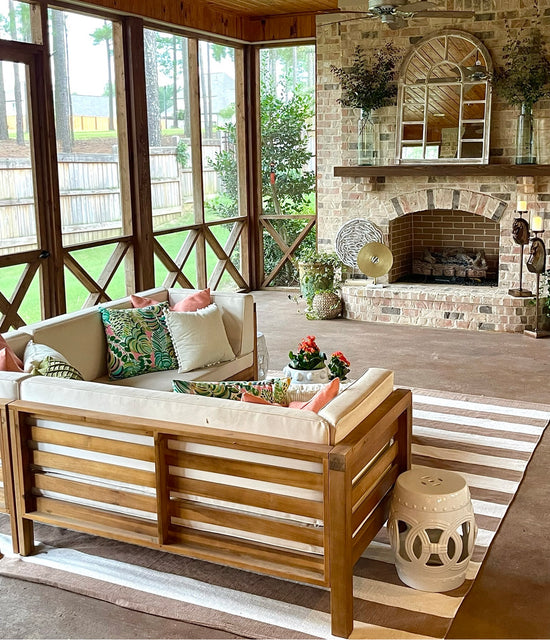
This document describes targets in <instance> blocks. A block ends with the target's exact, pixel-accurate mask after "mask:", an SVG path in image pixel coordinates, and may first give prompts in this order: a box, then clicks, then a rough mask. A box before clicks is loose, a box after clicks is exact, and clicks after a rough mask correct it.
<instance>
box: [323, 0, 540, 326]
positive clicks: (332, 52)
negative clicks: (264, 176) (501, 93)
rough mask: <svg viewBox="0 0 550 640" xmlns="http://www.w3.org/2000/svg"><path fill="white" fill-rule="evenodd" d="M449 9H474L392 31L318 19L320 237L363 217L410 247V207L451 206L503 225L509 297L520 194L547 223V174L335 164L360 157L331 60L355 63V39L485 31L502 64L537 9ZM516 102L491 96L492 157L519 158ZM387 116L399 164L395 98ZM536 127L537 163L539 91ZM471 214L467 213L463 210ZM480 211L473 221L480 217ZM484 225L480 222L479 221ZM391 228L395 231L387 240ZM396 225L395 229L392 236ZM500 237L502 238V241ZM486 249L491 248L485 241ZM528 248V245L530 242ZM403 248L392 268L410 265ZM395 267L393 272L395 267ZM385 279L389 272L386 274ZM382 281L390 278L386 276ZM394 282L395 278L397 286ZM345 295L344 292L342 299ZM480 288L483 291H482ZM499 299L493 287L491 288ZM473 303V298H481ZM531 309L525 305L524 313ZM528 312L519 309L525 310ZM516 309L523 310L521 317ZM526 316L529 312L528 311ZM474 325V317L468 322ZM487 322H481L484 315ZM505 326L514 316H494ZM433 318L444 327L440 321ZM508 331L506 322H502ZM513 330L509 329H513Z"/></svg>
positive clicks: (457, 216) (453, 215)
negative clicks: (395, 171) (390, 171)
mask: <svg viewBox="0 0 550 640" xmlns="http://www.w3.org/2000/svg"><path fill="white" fill-rule="evenodd" d="M438 5H439V6H441V7H442V8H447V9H464V10H472V9H474V10H475V11H476V15H475V17H474V18H473V19H466V20H464V19H458V18H456V19H455V18H453V19H448V18H445V19H443V18H441V19H433V18H430V19H428V18H414V19H412V20H410V21H409V25H408V26H407V27H405V28H403V29H399V30H396V31H391V30H389V29H388V28H386V27H384V26H383V25H381V23H380V22H379V21H378V20H369V19H362V20H357V21H349V22H342V23H340V24H339V25H337V24H332V25H323V24H322V22H323V21H325V22H333V21H334V18H333V16H330V18H331V20H329V19H328V17H323V16H320V17H319V18H318V28H317V150H318V151H317V198H318V237H319V245H320V248H321V249H322V250H330V249H332V248H333V246H334V240H335V237H336V234H337V233H338V230H339V229H340V227H341V226H342V224H344V223H345V222H347V221H349V220H351V219H354V218H366V219H368V220H370V221H372V222H373V223H375V224H376V225H377V226H379V227H380V229H381V230H382V232H383V234H384V241H385V242H387V243H389V244H390V248H391V249H392V251H394V250H395V249H396V247H398V245H400V246H407V243H408V240H407V234H408V233H412V230H413V228H412V226H410V225H411V224H412V223H411V222H410V221H408V220H407V218H409V217H410V216H409V214H415V215H417V214H419V213H422V214H424V213H425V212H428V211H432V212H433V211H438V212H440V213H439V215H443V213H442V212H445V214H444V215H445V216H446V219H447V223H449V224H451V225H453V226H454V224H455V223H456V224H457V225H458V224H461V223H463V222H466V223H467V224H474V227H473V229H474V230H477V229H478V228H479V229H480V230H481V229H483V233H479V234H473V235H474V236H475V235H479V236H482V235H483V236H484V238H485V234H486V233H489V229H490V228H492V229H496V228H498V229H499V232H498V237H497V235H496V234H495V233H494V232H491V238H490V239H487V240H486V241H487V242H488V243H490V249H491V252H492V255H493V256H496V255H497V254H498V255H499V257H500V259H499V267H498V285H499V286H498V292H497V293H496V295H497V297H498V296H500V298H501V302H502V305H503V306H504V305H505V302H506V299H507V298H508V289H509V288H514V287H517V285H518V279H519V262H518V257H519V251H520V248H519V246H517V245H515V244H514V243H513V240H512V237H511V228H512V222H513V219H514V217H515V216H516V212H515V206H516V202H517V200H520V199H521V200H525V201H527V203H528V206H529V210H530V214H529V215H530V216H533V215H535V214H536V215H542V216H543V218H545V220H546V223H545V226H547V227H548V228H550V176H542V177H538V178H517V179H516V178H513V177H494V176H487V177H477V176H475V175H474V176H465V177H452V176H442V177H437V176H424V177H420V176H418V177H417V176H402V177H401V176H400V177H397V176H392V177H389V176H388V177H383V171H381V177H379V178H376V179H370V178H336V177H334V166H338V165H344V166H345V165H355V164H356V163H357V160H356V158H357V120H358V117H359V113H358V111H357V110H354V109H344V108H342V107H341V106H340V105H339V104H338V102H337V100H338V98H339V97H340V86H339V84H338V83H337V82H336V81H335V77H334V75H333V74H332V73H331V71H330V66H331V64H334V65H336V66H338V67H345V66H348V65H349V64H350V63H351V60H352V57H353V52H354V49H355V47H356V45H361V46H362V47H363V48H364V49H366V50H367V51H368V50H374V49H376V48H379V47H381V46H383V45H384V43H385V42H386V41H387V40H390V39H392V40H393V41H394V42H395V43H396V44H397V45H398V46H400V47H401V48H402V49H403V51H404V52H405V53H406V52H407V51H409V50H410V48H411V47H412V46H414V44H415V43H416V42H418V41H419V40H420V39H421V38H422V37H424V36H426V35H432V34H436V33H437V32H439V31H441V30H443V29H448V28H452V29H457V30H460V31H463V32H467V33H470V34H472V35H473V36H475V37H476V38H478V39H479V40H481V42H482V43H483V44H484V45H485V46H486V47H487V49H488V51H489V54H490V56H491V58H492V61H493V64H494V65H495V66H501V65H502V64H503V50H502V47H503V45H504V44H505V42H506V29H505V21H506V20H507V21H508V22H509V24H510V25H511V27H512V28H513V29H517V28H519V27H520V26H521V24H522V23H523V22H524V21H525V19H526V17H528V16H529V15H530V14H532V13H533V2H532V0H454V1H452V0H440V1H439V2H438ZM539 6H540V13H541V15H542V23H543V35H544V36H545V37H546V38H547V39H548V45H549V47H550V0H539ZM517 116H518V110H517V109H516V108H513V107H509V106H508V105H507V104H506V103H504V102H503V101H502V99H500V98H499V97H498V96H493V100H492V109H491V127H490V133H491V135H490V158H489V160H490V163H497V164H498V163H500V164H511V163H513V162H514V160H515V132H516V124H517ZM376 117H377V119H378V120H379V123H380V131H381V138H382V144H383V149H384V151H383V154H384V156H385V158H386V161H387V162H389V163H391V164H393V158H394V156H395V139H396V135H395V134H396V123H397V107H388V108H386V109H380V110H379V111H378V112H377V113H376ZM535 117H536V123H537V133H538V153H537V157H538V162H539V163H540V164H550V100H542V101H540V102H539V103H538V104H537V105H536V107H535ZM465 216H466V217H467V220H466V217H465ZM474 218H475V219H476V222H475V223H474V222H473V220H474ZM390 223H391V227H390ZM478 225H479V227H478ZM390 232H391V236H392V237H391V239H390ZM394 234H395V238H394V237H393V236H394ZM495 245H498V246H495ZM488 248H489V247H488ZM527 249H528V248H527ZM404 262H406V259H405V260H403V259H402V258H401V257H400V256H398V257H397V259H396V267H395V271H394V272H395V273H400V272H402V270H403V269H404V268H405V266H404ZM392 275H393V274H392ZM386 280H387V278H386ZM382 281H383V279H382ZM391 286H394V285H391ZM523 286H524V288H530V289H532V290H533V289H534V287H535V276H534V274H531V273H529V272H526V270H525V269H524V281H523ZM346 295H347V294H346V293H345V291H344V298H345V296H346ZM478 295H479V296H481V294H478ZM491 299H492V301H493V302H494V296H493V294H492V298H491ZM474 306H475V305H474ZM527 316H528V314H527ZM527 316H526V314H522V316H521V317H523V318H527ZM518 317H519V316H518ZM526 321H527V320H526ZM469 324H470V325H471V326H476V323H475V322H470V323H469ZM477 324H478V325H479V324H483V323H477ZM486 324H495V326H498V327H499V328H502V327H504V326H508V327H509V326H510V323H505V322H495V323H492V322H491V323H486ZM436 326H439V325H437V324H436ZM502 330H504V329H502ZM506 330H510V329H509V328H508V329H506Z"/></svg>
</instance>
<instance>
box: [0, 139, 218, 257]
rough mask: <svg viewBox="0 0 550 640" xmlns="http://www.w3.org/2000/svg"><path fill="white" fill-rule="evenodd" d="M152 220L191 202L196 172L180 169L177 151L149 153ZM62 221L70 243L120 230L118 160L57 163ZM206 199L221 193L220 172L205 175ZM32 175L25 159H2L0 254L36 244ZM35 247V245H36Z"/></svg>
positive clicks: (71, 159)
mask: <svg viewBox="0 0 550 640" xmlns="http://www.w3.org/2000/svg"><path fill="white" fill-rule="evenodd" d="M150 166H151V198H152V207H153V216H154V217H155V218H157V219H160V217H163V218H165V219H169V218H170V217H177V216H178V215H179V214H181V213H182V211H183V207H184V205H185V204H186V203H191V202H192V201H193V186H192V185H193V181H192V170H191V169H188V168H187V169H181V168H180V167H179V165H178V163H177V162H176V150H175V148H173V147H163V148H161V149H152V150H151V165H150ZM58 172H59V190H60V201H61V220H62V226H63V233H64V234H71V235H72V236H73V237H72V238H71V240H70V243H71V244H72V243H77V242H86V241H88V240H90V239H92V238H91V236H90V234H91V233H93V238H94V239H96V238H99V237H102V234H103V235H105V236H111V235H113V234H114V233H117V230H119V229H120V228H121V219H122V216H121V204H120V181H119V166H118V157H117V156H116V155H70V156H69V155H67V156H65V157H62V158H61V159H60V161H59V163H58ZM203 178H204V191H205V195H206V196H208V195H214V194H216V193H217V192H218V177H217V174H216V172H215V171H214V170H213V169H211V168H210V167H207V168H205V169H204V171H203ZM33 194H34V189H33V175H32V167H31V164H30V161H29V160H27V159H0V255H3V254H6V253H10V252H11V251H13V248H14V247H18V248H19V249H23V248H30V247H32V246H33V244H34V243H35V242H36V220H35V208H34V196H33ZM34 246H36V245H35V244H34Z"/></svg>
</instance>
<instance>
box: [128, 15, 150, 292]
mask: <svg viewBox="0 0 550 640" xmlns="http://www.w3.org/2000/svg"><path fill="white" fill-rule="evenodd" d="M123 42H124V79H125V86H126V115H127V119H128V147H129V149H128V163H129V167H130V173H129V179H130V195H131V201H132V228H133V233H134V279H135V289H136V291H142V290H144V289H150V288H152V287H154V286H155V269H154V261H153V214H152V204H151V172H150V169H149V138H148V134H147V95H146V90H145V65H144V44H143V21H142V20H140V19H139V18H133V17H125V18H123Z"/></svg>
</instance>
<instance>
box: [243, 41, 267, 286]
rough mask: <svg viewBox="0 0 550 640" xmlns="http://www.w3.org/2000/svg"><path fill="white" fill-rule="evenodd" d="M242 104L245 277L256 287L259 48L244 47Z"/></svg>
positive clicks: (259, 268)
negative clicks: (244, 113)
mask: <svg viewBox="0 0 550 640" xmlns="http://www.w3.org/2000/svg"><path fill="white" fill-rule="evenodd" d="M243 66H244V77H245V86H244V91H245V104H247V105H249V108H248V113H247V116H248V117H247V121H246V125H247V130H246V159H247V168H246V183H247V189H248V196H247V206H248V233H247V237H246V240H247V243H248V248H247V255H248V262H249V272H248V274H247V280H248V283H249V286H250V289H251V290H254V289H258V288H259V285H260V283H261V282H262V281H263V279H264V259H263V251H262V239H261V234H262V231H261V228H260V215H261V213H262V173H261V171H262V170H261V148H260V140H261V133H260V100H259V97H260V93H259V92H260V71H259V49H258V48H257V47H253V46H250V45H248V46H246V47H245V48H244V65H243Z"/></svg>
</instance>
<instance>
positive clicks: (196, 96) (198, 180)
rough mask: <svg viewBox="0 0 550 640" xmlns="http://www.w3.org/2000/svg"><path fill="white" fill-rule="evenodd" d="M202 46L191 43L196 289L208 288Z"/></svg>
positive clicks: (190, 96) (190, 97) (195, 41)
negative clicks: (205, 232) (203, 165)
mask: <svg viewBox="0 0 550 640" xmlns="http://www.w3.org/2000/svg"><path fill="white" fill-rule="evenodd" d="M199 73H200V72H199V42H198V40H196V39H195V38H190V39H189V103H190V104H189V112H190V114H191V116H190V117H191V167H192V170H193V174H192V175H193V210H194V218H195V220H194V221H195V224H197V225H201V227H200V228H201V233H200V236H199V238H198V239H197V242H196V244H195V270H196V275H197V279H196V285H195V286H196V287H197V288H198V289H204V288H205V287H206V286H207V282H208V276H207V264H206V242H205V239H204V231H203V227H202V225H204V185H203V175H202V135H201V127H200V126H199V123H200V121H201V107H200V80H199Z"/></svg>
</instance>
